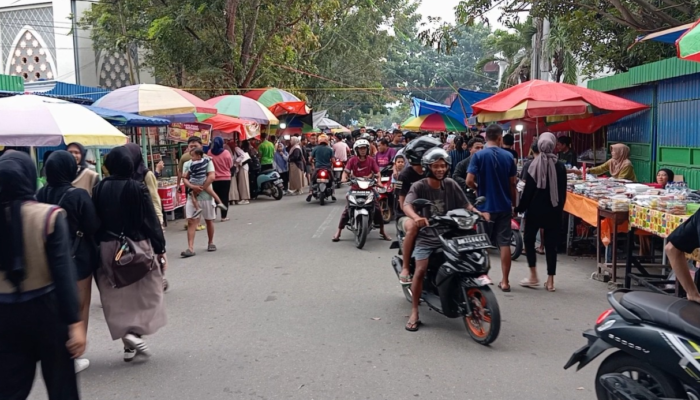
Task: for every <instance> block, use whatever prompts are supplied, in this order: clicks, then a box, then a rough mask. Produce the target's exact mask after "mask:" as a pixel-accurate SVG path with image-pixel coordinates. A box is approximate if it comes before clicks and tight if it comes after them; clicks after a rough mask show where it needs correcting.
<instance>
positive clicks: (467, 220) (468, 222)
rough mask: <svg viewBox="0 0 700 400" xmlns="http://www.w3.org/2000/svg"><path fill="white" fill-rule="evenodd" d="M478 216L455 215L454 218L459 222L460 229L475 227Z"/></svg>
mask: <svg viewBox="0 0 700 400" xmlns="http://www.w3.org/2000/svg"><path fill="white" fill-rule="evenodd" d="M477 219H478V218H477V217H454V218H452V220H454V221H455V222H456V223H457V226H458V228H459V229H465V230H468V229H473V228H474V224H476V221H477Z"/></svg>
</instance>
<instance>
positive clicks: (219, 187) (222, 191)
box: [211, 180, 231, 218]
mask: <svg viewBox="0 0 700 400" xmlns="http://www.w3.org/2000/svg"><path fill="white" fill-rule="evenodd" d="M211 187H212V189H214V193H216V195H217V196H219V199H221V202H222V203H223V204H224V205H225V206H226V207H228V192H229V190H231V181H230V180H228V181H214V182H212V183H211ZM227 215H228V210H221V218H226V216H227Z"/></svg>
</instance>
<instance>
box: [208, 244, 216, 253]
mask: <svg viewBox="0 0 700 400" xmlns="http://www.w3.org/2000/svg"><path fill="white" fill-rule="evenodd" d="M207 251H216V245H215V244H214V243H212V244H210V245H208V246H207Z"/></svg>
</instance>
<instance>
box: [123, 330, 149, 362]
mask: <svg viewBox="0 0 700 400" xmlns="http://www.w3.org/2000/svg"><path fill="white" fill-rule="evenodd" d="M124 343H126V344H127V345H129V346H131V348H132V349H136V352H137V353H140V354H143V355H144V356H146V357H150V356H151V351H150V350H149V349H148V345H147V344H146V341H145V340H143V339H141V338H140V337H138V336H136V335H134V334H133V333H127V334H126V336H124Z"/></svg>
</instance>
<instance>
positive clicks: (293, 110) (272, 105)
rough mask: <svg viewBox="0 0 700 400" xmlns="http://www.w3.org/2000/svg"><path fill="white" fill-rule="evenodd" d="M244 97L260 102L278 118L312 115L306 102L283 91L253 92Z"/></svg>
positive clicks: (275, 89)
mask: <svg viewBox="0 0 700 400" xmlns="http://www.w3.org/2000/svg"><path fill="white" fill-rule="evenodd" d="M243 96H245V97H248V98H251V99H253V100H256V101H258V102H260V103H261V104H262V105H264V106H265V107H267V108H268V109H269V110H270V111H272V113H273V114H275V115H276V116H278V117H279V116H280V115H283V114H297V115H308V114H309V113H311V110H310V109H309V107H307V106H306V102H304V101H302V100H301V99H300V98H298V97H297V96H295V95H293V94H291V93H289V92H287V91H285V90H282V89H277V88H269V89H257V90H251V91H250V92H248V93H244V94H243Z"/></svg>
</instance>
